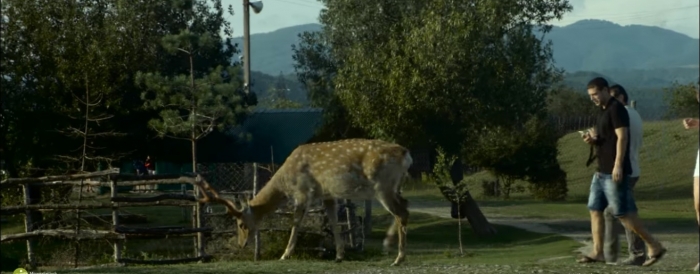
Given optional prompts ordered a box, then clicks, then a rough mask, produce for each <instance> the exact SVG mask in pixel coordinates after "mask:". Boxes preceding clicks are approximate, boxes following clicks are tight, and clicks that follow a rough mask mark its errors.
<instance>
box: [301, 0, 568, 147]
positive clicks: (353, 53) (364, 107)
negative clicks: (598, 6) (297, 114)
mask: <svg viewBox="0 0 700 274" xmlns="http://www.w3.org/2000/svg"><path fill="white" fill-rule="evenodd" d="M323 2H324V4H325V5H326V6H327V7H328V8H327V9H326V10H324V11H323V12H322V14H321V16H320V21H321V23H322V24H324V26H323V32H322V34H318V35H316V36H315V37H314V39H309V40H312V41H310V42H309V43H308V45H307V46H306V47H305V49H306V50H309V51H311V52H313V53H308V52H307V53H304V52H301V54H303V55H305V56H309V59H311V57H315V56H324V57H325V56H330V60H334V61H333V62H330V63H332V64H333V65H334V67H333V68H334V70H333V72H334V74H331V73H326V70H325V68H324V69H318V70H313V68H311V70H312V71H313V72H314V73H315V74H312V75H314V76H318V77H319V78H320V79H324V80H325V79H327V78H321V77H320V76H324V77H326V76H328V77H332V82H331V83H332V87H333V93H334V94H336V95H337V98H338V101H339V102H340V104H341V105H342V106H344V107H345V111H347V118H348V119H349V121H350V122H351V124H352V125H353V126H355V127H358V128H360V129H362V130H363V131H366V132H367V133H368V134H369V135H370V136H372V137H375V138H382V139H387V140H392V141H396V142H399V143H401V144H404V145H406V146H416V145H420V146H440V147H443V148H444V149H445V151H446V152H447V153H450V154H456V153H457V152H459V151H460V150H463V151H468V149H467V148H468V147H470V146H471V144H473V140H474V137H475V136H478V132H479V131H481V130H482V129H483V128H484V127H486V126H487V125H491V124H504V123H522V122H524V121H521V119H520V118H519V117H520V116H523V114H525V113H532V112H537V111H538V110H540V109H542V108H544V96H545V90H546V88H547V87H548V86H549V85H550V83H552V82H553V81H554V80H555V79H556V77H557V76H558V71H556V70H555V69H554V68H553V67H551V66H550V64H551V63H550V60H551V51H550V49H549V46H548V45H547V44H546V43H545V42H543V41H542V40H540V39H539V38H537V37H535V36H534V35H533V34H532V30H534V29H542V30H544V31H547V30H548V29H549V26H547V25H546V22H547V21H549V20H551V19H554V18H559V17H561V15H562V14H563V13H564V12H566V11H568V10H570V5H568V3H567V2H566V1H556V0H540V1H519V2H517V3H515V4H513V3H510V2H509V3H505V2H497V1H496V2H493V1H469V2H465V3H463V4H461V5H458V4H455V3H454V2H453V1H449V0H438V1H428V2H425V1H415V0H413V1H396V0H382V1H369V0H366V1H323ZM360 7H362V8H360ZM297 53H298V54H299V53H300V52H299V51H297ZM319 59H321V58H319ZM297 60H298V59H297ZM297 62H298V63H300V64H301V65H304V63H301V62H299V61H297ZM318 63H319V64H323V62H318ZM307 67H308V66H307ZM318 67H322V66H321V65H319V66H318ZM319 75H320V76H319ZM333 75H334V76H335V77H333ZM307 78H308V77H307ZM324 84H326V85H328V84H327V82H324Z"/></svg>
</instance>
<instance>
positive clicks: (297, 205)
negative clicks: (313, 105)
mask: <svg viewBox="0 0 700 274" xmlns="http://www.w3.org/2000/svg"><path fill="white" fill-rule="evenodd" d="M412 163H413V159H412V158H411V154H410V153H409V151H408V149H406V148H404V147H402V146H400V145H397V144H394V143H389V142H385V141H381V140H368V139H346V140H340V141H334V142H322V143H312V144H305V145H301V146H299V147H297V148H296V149H295V150H294V151H292V153H291V154H290V155H289V157H288V158H287V159H286V160H285V162H284V163H283V164H282V166H281V167H280V168H279V169H278V170H277V172H276V173H275V174H274V175H273V176H272V178H271V179H270V181H269V182H268V183H267V184H266V185H265V187H263V188H262V189H261V190H260V191H259V192H258V194H257V195H256V196H255V197H254V198H253V199H252V200H250V201H248V202H247V203H243V204H242V205H240V209H239V208H237V206H236V205H235V204H234V203H233V202H232V201H231V200H227V199H222V198H220V197H219V195H218V194H217V193H216V191H214V190H212V189H211V188H210V187H209V186H208V185H207V184H206V183H205V182H203V183H201V184H199V185H198V186H199V187H200V189H201V190H202V191H201V192H202V194H203V198H201V199H200V200H199V202H200V203H208V202H218V203H221V204H223V205H225V206H226V209H227V213H228V214H230V215H231V216H233V217H234V218H236V220H237V225H238V244H239V245H240V246H241V248H243V247H245V246H246V245H247V244H248V243H249V242H250V241H251V240H252V239H253V237H254V236H253V235H255V232H256V230H257V229H258V224H259V222H260V221H261V219H262V218H263V217H264V216H266V215H268V214H270V213H272V212H274V211H275V210H276V209H277V208H278V207H279V206H280V205H281V204H284V203H286V202H287V201H288V200H289V199H291V200H292V201H293V204H294V212H293V213H294V218H293V220H294V221H293V225H292V229H291V235H290V237H289V242H288V244H287V248H286V250H285V251H284V254H283V255H282V257H281V258H280V260H286V259H288V258H289V257H290V255H291V254H292V253H293V251H294V247H295V245H296V242H297V232H298V229H299V226H300V224H301V222H302V219H303V218H304V215H305V214H306V212H307V210H308V208H309V205H310V204H311V203H312V202H313V201H314V200H316V199H321V200H322V201H323V205H324V208H325V210H326V213H327V217H328V221H329V223H330V225H331V227H332V228H333V236H334V241H335V246H336V259H335V261H336V262H341V261H342V260H343V257H344V253H345V252H344V250H345V249H344V242H343V239H342V238H341V236H340V227H339V226H338V225H337V221H338V215H337V209H336V208H337V204H336V201H337V199H354V200H372V199H375V198H376V199H377V200H379V202H380V203H381V204H382V205H383V206H384V208H386V210H387V211H389V212H390V213H391V214H392V215H394V223H393V224H392V225H391V227H390V228H389V230H388V232H387V234H386V238H385V240H384V247H385V249H388V248H389V245H391V243H392V242H394V239H395V236H396V234H398V255H397V257H396V259H395V260H394V262H393V264H392V265H398V264H400V263H401V262H403V261H404V259H405V257H406V254H405V247H406V225H407V223H408V201H407V200H406V199H404V198H403V197H401V195H400V194H399V186H400V183H401V181H402V179H403V178H404V176H407V175H408V172H407V171H408V168H409V167H410V166H411V164H412ZM207 191H210V192H212V193H211V195H207V194H206V192H207ZM397 232H398V233H397Z"/></svg>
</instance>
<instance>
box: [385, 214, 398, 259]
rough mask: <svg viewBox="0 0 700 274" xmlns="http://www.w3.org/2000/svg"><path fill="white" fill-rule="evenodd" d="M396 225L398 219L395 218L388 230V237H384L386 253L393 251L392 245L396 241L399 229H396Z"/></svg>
mask: <svg viewBox="0 0 700 274" xmlns="http://www.w3.org/2000/svg"><path fill="white" fill-rule="evenodd" d="M396 226H397V223H396V219H394V220H393V221H392V222H391V226H389V229H388V230H387V231H386V237H385V238H384V242H383V243H382V246H383V248H384V254H385V255H388V254H389V251H391V246H392V245H394V244H395V243H396V232H397V231H398V230H397V229H396Z"/></svg>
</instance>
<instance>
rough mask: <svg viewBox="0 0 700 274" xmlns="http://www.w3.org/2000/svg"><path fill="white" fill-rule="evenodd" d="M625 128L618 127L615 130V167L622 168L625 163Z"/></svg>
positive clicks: (626, 129)
mask: <svg viewBox="0 0 700 274" xmlns="http://www.w3.org/2000/svg"><path fill="white" fill-rule="evenodd" d="M628 130H629V129H628V128H627V127H620V128H616V129H615V135H617V150H616V151H617V153H615V166H616V167H619V168H623V167H624V166H623V164H624V161H625V154H626V153H627V142H628V140H627V139H628V138H627V131H628Z"/></svg>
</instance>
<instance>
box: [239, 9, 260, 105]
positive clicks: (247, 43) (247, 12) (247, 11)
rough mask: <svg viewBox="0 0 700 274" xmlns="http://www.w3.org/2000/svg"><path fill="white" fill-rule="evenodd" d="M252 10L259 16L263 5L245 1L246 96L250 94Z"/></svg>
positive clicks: (244, 79)
mask: <svg viewBox="0 0 700 274" xmlns="http://www.w3.org/2000/svg"><path fill="white" fill-rule="evenodd" d="M250 8H253V12H255V13H256V14H258V13H260V11H262V9H263V3H262V1H254V2H251V1H250V0H243V82H244V84H243V90H244V91H245V93H246V94H248V93H249V92H250Z"/></svg>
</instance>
